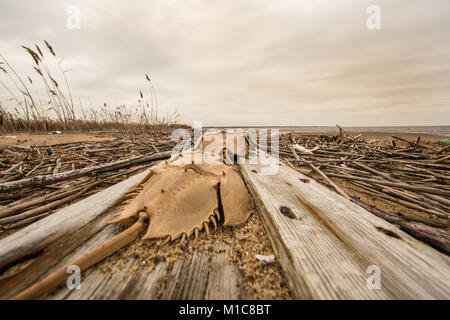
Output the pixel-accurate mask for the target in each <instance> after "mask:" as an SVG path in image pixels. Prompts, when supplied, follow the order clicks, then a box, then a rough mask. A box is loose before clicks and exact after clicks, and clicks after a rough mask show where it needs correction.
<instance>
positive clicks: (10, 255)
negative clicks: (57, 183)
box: [0, 162, 164, 270]
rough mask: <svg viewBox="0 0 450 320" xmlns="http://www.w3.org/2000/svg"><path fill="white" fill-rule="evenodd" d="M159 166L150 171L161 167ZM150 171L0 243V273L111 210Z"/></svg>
mask: <svg viewBox="0 0 450 320" xmlns="http://www.w3.org/2000/svg"><path fill="white" fill-rule="evenodd" d="M163 164H164V162H159V163H158V164H156V165H154V166H153V167H152V168H157V167H160V166H162V165H163ZM150 170H151V169H148V170H145V171H143V172H141V173H139V174H137V175H134V176H132V177H130V178H128V179H127V180H124V181H122V182H120V183H118V184H116V185H114V186H111V187H109V188H107V189H105V190H102V191H100V192H98V193H96V194H94V195H92V196H90V197H88V198H86V199H83V200H81V201H79V202H77V203H75V204H73V205H71V206H68V207H66V208H63V209H61V210H59V211H58V212H55V213H54V214H52V215H50V216H48V217H46V218H44V219H42V220H39V221H38V222H36V223H33V224H31V225H29V226H28V227H26V228H24V229H22V230H20V231H18V232H16V233H14V234H12V235H11V236H9V237H7V238H5V239H2V240H0V270H2V269H4V268H5V267H7V266H9V265H11V264H13V263H15V262H17V261H20V260H21V259H25V258H27V257H30V256H32V255H35V254H37V253H38V252H40V251H41V250H42V249H44V248H46V247H47V246H49V245H50V244H52V243H54V242H55V241H56V240H58V239H60V238H62V237H65V236H68V235H70V234H71V233H73V232H75V231H77V230H79V229H80V228H82V227H83V226H85V225H87V224H88V223H90V222H91V221H93V220H94V219H96V218H97V217H98V216H100V215H101V214H102V213H103V212H105V211H106V210H108V209H109V208H111V207H112V206H114V204H116V203H117V202H118V201H119V200H121V199H122V198H123V197H124V195H125V194H126V193H127V192H128V191H129V190H130V189H132V188H133V187H135V186H136V185H138V184H139V183H140V182H141V181H142V180H143V178H144V177H145V176H146V175H147V174H148V173H149V172H150Z"/></svg>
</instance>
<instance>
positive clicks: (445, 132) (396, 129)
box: [204, 126, 450, 137]
mask: <svg viewBox="0 0 450 320" xmlns="http://www.w3.org/2000/svg"><path fill="white" fill-rule="evenodd" d="M220 128H224V129H239V128H243V129H280V130H283V131H298V132H338V128H337V127H336V126H205V127H204V129H220ZM343 129H344V130H347V131H349V132H360V133H361V132H368V133H394V134H395V133H408V134H427V135H433V136H444V137H450V126H379V127H343Z"/></svg>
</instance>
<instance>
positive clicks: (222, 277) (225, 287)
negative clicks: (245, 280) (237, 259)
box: [204, 243, 247, 300]
mask: <svg viewBox="0 0 450 320" xmlns="http://www.w3.org/2000/svg"><path fill="white" fill-rule="evenodd" d="M217 247H218V248H220V249H223V252H220V253H218V254H215V255H213V256H212V257H211V262H210V267H209V270H210V271H209V277H208V284H207V287H206V292H205V297H204V299H206V300H232V299H245V298H247V294H246V292H245V291H244V286H243V284H242V277H241V274H240V271H239V268H238V266H237V265H235V264H230V263H229V262H228V252H229V249H230V246H229V245H227V244H225V243H219V244H218V245H217Z"/></svg>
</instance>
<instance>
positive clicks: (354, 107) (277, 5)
mask: <svg viewBox="0 0 450 320" xmlns="http://www.w3.org/2000/svg"><path fill="white" fill-rule="evenodd" d="M374 2H376V4H378V5H379V6H380V7H381V9H382V29H381V30H379V31H369V30H367V28H366V27H365V22H366V18H367V15H366V8H367V6H368V5H370V4H372V3H374ZM70 4H78V5H79V6H80V8H81V9H82V27H81V30H76V31H75V30H68V29H67V28H66V27H65V23H66V18H67V14H66V12H65V9H66V8H67V6H69V5H70ZM449 9H450V3H449V2H448V1H447V0H432V1H427V2H424V1H418V0H413V1H406V0H396V1H387V0H378V1H367V0H361V1H349V0H343V1H339V2H338V1H332V0H329V1H325V0H309V1H306V0H302V1H295V0H258V1H257V0H249V1H243V0H241V1H238V0H229V1H219V0H164V1H154V0H153V1H143V0H136V1H133V2H123V1H116V0H114V1H106V0H95V1H92V0H91V1H87V0H82V1H81V0H79V1H75V0H74V1H69V0H64V1H57V2H55V1H50V0H36V1H32V2H31V1H26V0H14V1H12V0H3V1H2V4H1V10H0V33H1V38H0V39H2V40H1V41H0V52H1V53H2V54H4V55H6V56H7V57H8V58H9V59H10V60H11V61H12V62H14V65H15V66H17V68H18V70H19V71H20V72H21V74H27V73H31V72H32V71H30V63H31V60H30V59H29V58H28V57H24V56H25V54H24V53H23V51H22V50H21V48H20V45H21V44H26V45H31V44H33V43H35V42H38V41H39V42H42V40H43V39H46V40H48V41H50V42H51V43H52V44H53V45H54V47H55V49H56V50H57V53H58V54H59V55H60V56H63V57H64V61H65V65H66V67H67V68H73V70H72V71H70V73H69V76H70V81H71V83H72V87H73V91H74V93H75V95H77V96H79V97H81V98H82V99H87V98H88V97H90V98H91V99H92V100H93V101H94V102H95V103H97V104H102V103H103V101H106V102H108V103H126V104H130V105H132V104H135V103H136V100H137V96H138V92H139V89H144V88H145V86H146V82H145V81H144V80H145V79H144V73H149V74H150V75H151V77H152V79H153V82H154V85H155V88H156V89H157V92H158V97H159V102H160V105H161V106H163V107H164V108H165V109H166V110H169V109H170V108H175V107H177V108H179V110H180V111H181V112H182V113H183V120H184V121H185V122H187V123H190V124H192V122H193V121H194V120H197V119H198V120H203V122H204V123H205V124H207V125H212V124H216V125H276V124H278V125H334V124H335V123H342V124H343V125H430V124H449V122H450V115H449V112H448V110H449V108H448V97H449V90H448V89H449V88H450V73H449V71H450V70H449V67H448V66H449V62H450V54H449V53H450V43H448V41H447V39H448V38H449V35H450V10H449ZM0 96H4V93H3V92H1V91H0Z"/></svg>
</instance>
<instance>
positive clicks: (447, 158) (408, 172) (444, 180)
mask: <svg viewBox="0 0 450 320" xmlns="http://www.w3.org/2000/svg"><path fill="white" fill-rule="evenodd" d="M339 130H340V132H339V134H337V135H319V136H317V135H316V136H307V135H304V134H297V133H287V134H284V135H282V138H281V142H280V156H281V157H282V158H283V159H284V161H286V162H287V163H288V164H289V165H290V166H291V167H293V168H296V169H298V170H299V171H301V172H302V173H304V174H306V175H308V176H311V177H313V178H315V179H318V180H320V181H322V182H323V183H325V184H326V185H329V186H330V187H331V188H333V189H335V190H336V191H337V192H338V193H340V194H341V195H343V196H344V197H348V198H351V199H352V200H353V201H354V202H356V203H358V204H359V205H361V206H363V207H364V208H366V209H367V210H369V211H371V212H372V213H374V214H375V215H377V216H379V217H381V218H383V219H385V220H387V221H389V222H391V223H394V224H397V225H398V226H400V227H401V228H402V229H403V230H405V231H406V232H408V233H410V234H411V235H413V236H414V237H416V238H419V239H421V240H423V241H425V242H427V243H429V244H431V245H433V246H435V247H436V248H438V249H439V250H441V251H443V252H446V253H447V254H448V253H449V252H450V236H449V233H448V231H449V212H450V201H449V200H448V197H449V196H450V187H449V182H450V176H449V175H448V173H449V168H450V166H449V165H450V149H449V147H448V146H441V145H439V143H437V142H435V143H430V142H421V139H420V137H419V138H417V140H416V141H409V140H407V139H404V138H401V137H397V136H392V138H391V139H388V140H384V141H376V140H369V139H365V138H364V136H363V135H362V134H359V135H356V136H354V135H351V134H349V133H347V132H345V131H344V130H343V129H342V128H339ZM332 179H333V180H332ZM380 204H384V205H380Z"/></svg>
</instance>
